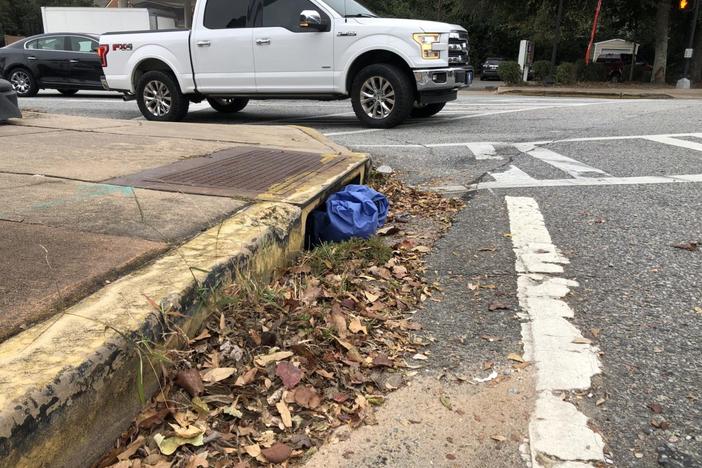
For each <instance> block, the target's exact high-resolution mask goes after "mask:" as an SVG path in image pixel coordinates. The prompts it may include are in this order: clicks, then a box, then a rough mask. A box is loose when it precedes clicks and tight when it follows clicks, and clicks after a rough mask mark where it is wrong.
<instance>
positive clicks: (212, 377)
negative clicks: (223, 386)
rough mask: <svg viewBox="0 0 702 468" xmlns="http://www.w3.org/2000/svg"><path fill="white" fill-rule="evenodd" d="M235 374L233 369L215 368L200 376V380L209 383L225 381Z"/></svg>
mask: <svg viewBox="0 0 702 468" xmlns="http://www.w3.org/2000/svg"><path fill="white" fill-rule="evenodd" d="M235 373H236V369H235V368H234V367H217V368H215V369H210V370H208V371H206V372H205V373H204V374H202V380H204V381H205V382H209V383H216V382H221V381H222V380H226V379H228V378H229V377H231V376H232V375H234V374H235Z"/></svg>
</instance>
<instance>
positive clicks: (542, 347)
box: [506, 197, 604, 468]
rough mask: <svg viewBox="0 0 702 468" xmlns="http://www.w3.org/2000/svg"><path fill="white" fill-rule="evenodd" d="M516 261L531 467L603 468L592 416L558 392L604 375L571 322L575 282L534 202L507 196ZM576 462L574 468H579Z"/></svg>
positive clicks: (578, 387) (583, 385) (599, 439)
mask: <svg viewBox="0 0 702 468" xmlns="http://www.w3.org/2000/svg"><path fill="white" fill-rule="evenodd" d="M506 202H507V209H508V212H509V221H510V227H511V232H512V244H513V246H514V253H515V255H516V263H515V268H516V270H517V274H518V280H517V289H518V296H519V304H520V307H521V309H522V311H523V314H522V315H523V318H524V319H525V320H527V322H525V323H523V324H522V338H523V341H524V344H525V346H524V347H525V357H526V359H528V360H529V361H533V362H534V363H535V365H536V391H537V397H536V407H535V409H534V413H533V414H532V416H531V420H530V422H529V439H530V440H529V444H530V450H531V461H532V466H533V467H534V468H540V467H544V466H549V467H559V466H562V467H565V466H580V467H584V466H594V464H595V463H600V462H604V441H603V440H602V437H601V436H600V435H599V434H597V433H595V432H594V431H592V430H591V429H590V428H589V427H588V424H587V417H586V416H585V415H584V414H582V413H581V412H579V411H578V409H577V408H576V407H575V406H574V405H573V404H572V403H569V402H567V401H564V400H562V399H561V398H559V397H558V396H556V395H555V394H554V392H568V391H574V390H587V389H588V388H590V385H591V378H592V376H593V375H596V374H599V373H600V362H599V359H598V357H597V350H596V349H595V348H594V347H593V346H591V345H590V344H588V341H587V340H585V339H584V338H583V336H582V335H581V333H580V331H578V329H577V328H576V327H575V326H574V325H573V324H572V323H571V322H570V321H568V320H567V319H569V318H572V317H573V316H574V315H575V313H574V311H573V310H572V309H571V308H570V307H569V306H568V304H567V303H566V302H565V301H564V300H563V298H564V297H566V296H567V295H568V293H569V292H570V288H572V287H577V286H578V283H576V282H575V281H572V280H568V279H565V278H563V277H562V274H563V272H564V271H563V265H567V264H568V263H569V261H568V259H567V258H565V257H564V256H563V255H562V254H561V253H560V252H559V251H558V249H557V248H556V246H555V245H554V244H553V242H552V240H551V235H550V234H549V232H548V230H547V229H546V225H545V223H544V218H543V215H542V214H541V211H540V210H539V205H538V204H537V203H536V200H534V199H533V198H523V197H519V198H518V197H506ZM576 464H577V465H576Z"/></svg>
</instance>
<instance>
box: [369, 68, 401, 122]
mask: <svg viewBox="0 0 702 468" xmlns="http://www.w3.org/2000/svg"><path fill="white" fill-rule="evenodd" d="M361 106H362V107H363V112H365V113H366V115H367V116H368V117H370V118H372V119H376V120H382V119H386V118H388V117H389V116H390V114H392V111H393V110H394V109H395V88H393V87H392V84H391V83H390V82H389V81H388V80H386V79H385V78H383V77H382V76H372V77H370V78H368V79H367V80H366V82H365V83H363V86H361Z"/></svg>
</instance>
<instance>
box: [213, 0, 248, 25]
mask: <svg viewBox="0 0 702 468" xmlns="http://www.w3.org/2000/svg"><path fill="white" fill-rule="evenodd" d="M248 10H249V2H248V1H246V0H209V1H208V2H207V8H206V9H205V27H206V28H207V29H238V28H246V27H249V22H248V16H249V15H248V14H247V13H248Z"/></svg>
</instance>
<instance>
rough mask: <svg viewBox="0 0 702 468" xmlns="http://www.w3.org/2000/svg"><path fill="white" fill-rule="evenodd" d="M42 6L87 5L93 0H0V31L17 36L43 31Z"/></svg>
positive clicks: (91, 3)
mask: <svg viewBox="0 0 702 468" xmlns="http://www.w3.org/2000/svg"><path fill="white" fill-rule="evenodd" d="M43 6H47V7H52V6H69V7H86V6H88V7H89V6H93V0H0V32H4V33H5V34H11V35H17V36H31V35H33V34H39V33H41V32H43V30H44V28H43V25H42V21H41V7H43ZM76 32H80V31H76Z"/></svg>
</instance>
